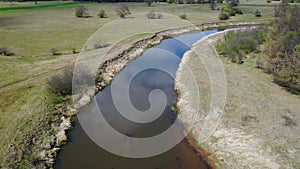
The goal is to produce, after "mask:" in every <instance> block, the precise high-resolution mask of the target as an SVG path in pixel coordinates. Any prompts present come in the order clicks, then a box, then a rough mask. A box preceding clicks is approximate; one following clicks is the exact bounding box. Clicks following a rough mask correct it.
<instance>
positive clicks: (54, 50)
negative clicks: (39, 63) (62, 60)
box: [50, 48, 61, 55]
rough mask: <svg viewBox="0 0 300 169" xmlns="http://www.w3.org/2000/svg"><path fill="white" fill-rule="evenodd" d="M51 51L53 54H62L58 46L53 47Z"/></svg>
mask: <svg viewBox="0 0 300 169" xmlns="http://www.w3.org/2000/svg"><path fill="white" fill-rule="evenodd" d="M50 52H51V54H52V55H60V54H61V53H60V52H58V50H57V49H56V48H51V49H50Z"/></svg>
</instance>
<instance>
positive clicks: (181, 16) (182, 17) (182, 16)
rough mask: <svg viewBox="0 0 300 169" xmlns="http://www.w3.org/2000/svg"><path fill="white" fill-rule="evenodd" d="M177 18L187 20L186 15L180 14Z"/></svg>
mask: <svg viewBox="0 0 300 169" xmlns="http://www.w3.org/2000/svg"><path fill="white" fill-rule="evenodd" d="M179 17H180V18H181V19H185V20H187V15H186V14H181V15H179Z"/></svg>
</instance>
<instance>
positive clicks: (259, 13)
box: [254, 9, 261, 17]
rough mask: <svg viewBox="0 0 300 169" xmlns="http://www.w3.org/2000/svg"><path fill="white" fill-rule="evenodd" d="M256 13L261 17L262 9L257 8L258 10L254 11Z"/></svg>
mask: <svg viewBox="0 0 300 169" xmlns="http://www.w3.org/2000/svg"><path fill="white" fill-rule="evenodd" d="M254 15H255V16H256V17H261V11H260V10H259V9H256V10H255V11H254Z"/></svg>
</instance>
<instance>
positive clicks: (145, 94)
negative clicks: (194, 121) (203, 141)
mask: <svg viewBox="0 0 300 169" xmlns="http://www.w3.org/2000/svg"><path fill="white" fill-rule="evenodd" d="M215 32H216V30H211V31H204V32H201V33H192V34H186V35H181V36H179V37H177V38H170V39H166V40H163V41H162V43H161V44H159V45H157V46H154V47H152V48H150V49H148V50H147V51H145V52H144V53H143V55H142V56H141V57H139V58H138V59H136V60H134V61H132V62H130V63H129V64H128V66H127V67H126V68H125V69H123V70H122V71H121V72H120V73H119V74H117V75H116V76H115V77H114V79H113V81H112V84H119V85H117V86H118V87H119V88H122V86H123V85H124V84H129V99H130V102H131V103H132V105H133V106H134V107H135V108H136V109H138V110H140V111H145V110H147V109H149V107H150V103H149V99H148V98H149V94H150V92H151V91H152V90H154V89H160V90H162V91H163V92H164V94H165V96H166V98H167V106H166V107H165V110H164V112H163V113H162V114H161V115H160V116H159V117H158V118H157V119H156V120H154V121H153V122H150V123H146V124H141V123H135V122H133V121H129V120H128V119H126V118H124V117H123V116H122V115H120V114H119V112H118V110H117V108H116V107H115V105H114V102H113V99H112V93H111V86H107V87H106V88H105V89H104V90H103V91H101V92H99V93H98V94H97V95H96V96H95V97H96V99H95V100H96V101H97V104H98V105H97V104H91V105H89V106H87V107H85V108H84V109H82V110H81V112H80V113H82V114H84V116H89V114H91V113H90V112H93V111H94V109H95V107H93V106H95V105H97V106H98V107H97V108H99V109H100V110H101V112H102V114H103V116H104V117H105V120H106V121H107V122H108V123H109V124H110V125H111V126H112V127H113V128H114V129H115V130H117V131H118V132H120V133H122V134H124V135H127V136H129V137H136V138H146V137H151V136H155V135H158V134H160V133H162V132H164V131H165V130H167V129H168V128H169V127H170V126H171V125H172V124H173V123H174V121H175V120H174V119H176V115H177V114H176V112H174V111H172V110H171V106H172V103H173V102H175V101H176V100H177V94H176V93H175V91H174V77H175V73H176V70H177V68H178V64H179V63H180V60H181V58H182V56H183V55H184V53H185V52H186V51H187V50H189V49H190V47H191V46H192V44H194V43H195V42H197V41H198V40H200V39H201V38H203V37H204V36H206V35H208V34H212V33H215ZM145 66H146V67H153V68H150V69H146V70H143V71H140V72H139V73H138V74H136V75H135V76H134V78H133V79H132V80H131V81H130V80H129V77H130V75H132V73H133V72H135V71H136V70H140V69H141V68H142V67H145ZM157 68H162V69H164V70H167V72H169V73H166V72H164V71H162V70H160V69H157ZM117 97H125V96H124V95H123V94H121V93H120V94H119V95H117ZM124 99H125V98H124ZM158 99H159V98H158ZM74 126H75V127H74V130H73V131H71V132H70V133H69V139H70V142H69V143H68V144H67V145H66V146H64V147H63V148H62V151H61V152H60V153H59V155H58V158H57V161H56V164H55V168H57V169H60V168H61V169H77V168H78V169H82V168H88V169H141V168H143V169H176V168H184V169H206V168H208V167H207V165H206V164H205V162H203V161H202V160H201V158H199V156H198V154H197V152H196V151H195V149H194V148H193V147H191V146H190V145H189V144H188V142H187V140H186V139H184V140H182V141H181V142H180V143H179V144H178V145H177V146H175V147H174V148H172V149H171V150H169V151H167V152H165V153H163V154H160V155H157V156H154V157H150V158H140V159H134V158H124V157H120V156H117V155H114V154H111V153H109V152H107V151H105V150H104V149H102V148H100V147H99V146H98V145H96V144H95V143H94V142H93V141H92V140H91V139H90V138H89V137H88V136H87V135H86V134H85V132H84V131H83V129H82V127H81V126H80V124H79V122H78V121H74ZM97 130H101V128H98V129H95V131H97ZM104 137H105V136H104ZM174 138H175V136H174ZM170 139H173V138H170Z"/></svg>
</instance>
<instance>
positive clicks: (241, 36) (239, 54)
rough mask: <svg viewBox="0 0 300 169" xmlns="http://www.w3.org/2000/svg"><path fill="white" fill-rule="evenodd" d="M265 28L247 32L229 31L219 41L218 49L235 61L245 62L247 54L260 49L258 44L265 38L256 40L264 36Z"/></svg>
mask: <svg viewBox="0 0 300 169" xmlns="http://www.w3.org/2000/svg"><path fill="white" fill-rule="evenodd" d="M263 29H264V28H258V29H256V30H251V31H246V32H241V31H237V32H229V33H228V34H227V35H225V36H224V37H225V40H224V41H222V42H219V43H218V45H217V51H218V52H219V53H220V54H223V55H224V56H226V57H229V58H230V59H231V61H232V62H234V63H239V64H241V63H243V59H244V57H245V54H249V53H252V52H257V51H258V47H259V46H258V45H259V43H260V42H261V43H262V41H263V40H261V39H260V40H259V41H258V40H256V38H258V39H259V38H262V37H264V36H263V35H259V34H263V33H264V31H261V30H263Z"/></svg>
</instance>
